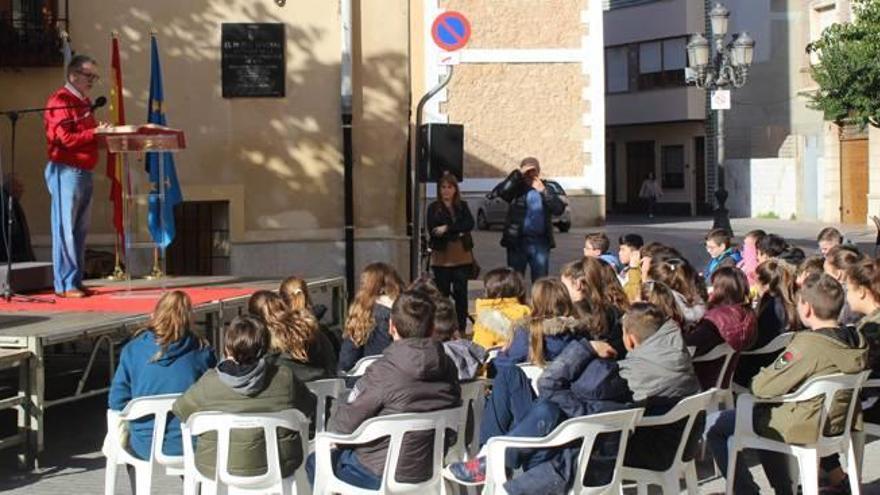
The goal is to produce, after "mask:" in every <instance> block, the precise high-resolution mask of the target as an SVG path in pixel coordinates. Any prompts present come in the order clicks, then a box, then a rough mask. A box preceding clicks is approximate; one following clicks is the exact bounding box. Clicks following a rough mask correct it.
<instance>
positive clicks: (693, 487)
mask: <svg viewBox="0 0 880 495" xmlns="http://www.w3.org/2000/svg"><path fill="white" fill-rule="evenodd" d="M684 479H685V483H686V485H687V492H688V495H699V493H700V480H699V478H697V463H696V462H694V461H691V462H689V463H688V465H687V467H685V468H684Z"/></svg>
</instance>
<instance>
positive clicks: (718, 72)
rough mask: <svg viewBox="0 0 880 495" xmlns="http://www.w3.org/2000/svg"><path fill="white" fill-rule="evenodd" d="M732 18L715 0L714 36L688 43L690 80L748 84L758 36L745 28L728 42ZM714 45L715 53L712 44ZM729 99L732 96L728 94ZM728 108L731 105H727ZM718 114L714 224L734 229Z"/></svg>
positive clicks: (705, 84) (708, 84) (716, 87)
mask: <svg viewBox="0 0 880 495" xmlns="http://www.w3.org/2000/svg"><path fill="white" fill-rule="evenodd" d="M729 19H730V10H728V9H727V7H725V6H724V5H722V4H720V3H716V4H715V7H713V8H712V10H710V11H709V21H710V24H711V26H712V33H711V36H710V38H711V40H712V42H713V43H711V44H710V42H709V40H707V39H706V37H705V36H703V35H702V34H699V33H697V34H694V35H692V36H691V39H690V41H689V42H688V45H687V52H688V68H689V69H690V70H689V76H688V78H687V79H688V82H689V83H693V84H694V85H696V86H697V87H698V88H702V89H708V90H710V91H712V92H713V94H714V93H715V92H716V91H725V92H726V91H729V88H731V87H733V88H741V87H743V86H744V85H745V84H746V80H748V77H749V67H750V66H751V65H752V60H753V59H754V54H755V40H754V39H752V37H751V36H749V34H748V33H746V32H742V33H739V34H737V35H735V37H734V40H733V41H732V42H730V43H725V42H724V41H725V38H726V36H727V23H728V20H729ZM712 45H714V47H715V50H714V56H711V57H710V55H712V54H711V53H710V51H711V50H710V48H711V47H712ZM728 101H729V97H728ZM728 108H729V107H728ZM714 110H715V111H716V112H717V115H718V132H717V133H716V135H717V136H716V137H717V145H716V153H715V155H716V159H717V167H718V188H717V189H716V190H715V200H716V201H717V203H718V206H717V208H716V210H715V221H714V223H713V227H712V228H716V229H725V230H727V231H728V232H733V229H731V227H730V213H729V212H728V211H727V206H726V203H727V189H725V187H724V182H725V181H724V179H725V169H724V110H725V108H720V107H716V108H715V109H714Z"/></svg>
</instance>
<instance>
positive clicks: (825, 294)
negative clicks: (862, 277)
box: [707, 274, 868, 494]
mask: <svg viewBox="0 0 880 495" xmlns="http://www.w3.org/2000/svg"><path fill="white" fill-rule="evenodd" d="M843 301H844V293H843V287H841V285H840V284H839V283H838V282H837V281H836V280H834V279H833V278H831V277H830V276H828V275H825V274H822V275H812V276H811V277H809V278H808V279H807V280H806V281H805V282H804V286H803V287H802V288H801V290H800V292H799V295H798V304H797V312H798V316H799V318H800V320H801V322H802V323H803V324H804V326H805V327H806V328H807V329H808V330H804V331H800V332H798V333H797V334H795V336H794V339H792V341H791V343H789V345H788V346H787V347H786V348H785V350H784V351H783V352H782V354H780V355H779V357H778V358H777V359H776V361H775V362H774V363H773V365H772V366H768V367H766V368H764V369H762V370H761V372H760V373H758V374H757V375H756V376H755V378H754V379H753V380H752V394H754V395H755V397H758V398H762V399H772V398H774V397H779V396H781V395H785V394H788V393H791V392H794V391H796V390H797V389H798V388H799V387H800V386H801V385H802V384H803V383H804V382H805V381H807V380H808V379H810V378H813V377H816V376H825V375H831V374H835V373H858V372H860V371H862V370H864V369H865V367H866V365H867V358H868V347H867V344H866V343H865V339H864V337H863V336H862V335H861V334H860V333H859V332H858V331H857V330H855V329H854V328H852V327H845V326H840V325H839V324H838V323H837V315H838V314H839V313H840V309H841V308H842V307H843ZM822 400H823V399H822V398H821V397H817V398H815V399H811V400H809V401H804V402H800V403H797V404H784V405H776V406H774V405H760V406H758V407H757V408H756V409H755V412H754V422H755V432H757V433H758V434H759V435H763V436H767V437H769V438H774V439H777V440H782V441H784V442H786V443H793V444H805V443H810V442H814V441H815V440H816V438H817V436H818V435H819V416H820V415H819V410H820V408H821V407H822ZM845 414H846V409H845V408H839V409H836V410H832V411H831V417H830V418H829V421H828V422H827V423H826V430H827V433H828V434H834V433H840V431H839V429H840V426H841V422H842V417H843V416H844V415H845ZM735 425H736V411H735V410H727V411H722V412H721V413H720V415H719V416H718V418H717V420H716V421H715V423H714V425H713V426H712V427H711V428H710V429H709V432H708V434H707V441H708V445H709V448H710V449H711V450H712V454H713V455H714V457H715V461H716V462H717V463H718V466H719V469H720V470H721V472H722V473H726V471H727V460H728V457H727V456H728V452H727V440H728V439H729V438H730V437H731V436H732V435H734V434H735V432H734V427H735ZM834 428H837V431H835V430H834ZM759 456H760V458H761V463H762V464H763V465H764V471H765V472H766V473H767V478H769V480H770V484H771V485H772V486H773V489H774V490H775V491H776V493H791V477H790V475H789V472H788V461H787V460H786V457H785V455H781V454H776V453H772V452H769V451H759ZM829 463H833V458H825V459H822V465H823V467H828V468H833V467H834V466H828V464H829ZM734 483H735V487H734V491H735V493H737V494H741V493H743V494H750V493H759V489H758V486H757V485H756V484H755V482H754V480H753V479H752V475H751V473H750V472H749V470H748V468H747V466H746V463H744V462H737V466H736V478H735V481H734Z"/></svg>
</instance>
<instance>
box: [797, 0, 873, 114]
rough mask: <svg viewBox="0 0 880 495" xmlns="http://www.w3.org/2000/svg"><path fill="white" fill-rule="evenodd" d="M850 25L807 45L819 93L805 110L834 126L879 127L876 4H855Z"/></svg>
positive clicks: (837, 26) (837, 27) (870, 0)
mask: <svg viewBox="0 0 880 495" xmlns="http://www.w3.org/2000/svg"><path fill="white" fill-rule="evenodd" d="M853 13H854V20H853V22H851V23H845V24H833V25H832V26H830V27H829V28H827V29H826V30H825V31H824V32H823V33H822V36H821V37H820V38H819V39H818V40H816V41H815V42H813V43H810V44H809V45H807V52H808V53H810V54H816V56H817V57H818V59H819V63H818V64H815V65H814V66H813V67H812V71H811V72H812V76H813V80H815V81H816V83H818V85H819V90H818V91H816V92H815V93H814V94H811V95H810V99H811V102H810V108H813V109H815V110H819V111H822V112H823V113H824V114H825V118H826V119H829V120H833V121H835V122H838V123H841V122H851V123H854V124H857V125H859V126H861V127H862V128H864V127H865V126H867V125H869V124H870V125H873V126H875V127H880V0H854V2H853Z"/></svg>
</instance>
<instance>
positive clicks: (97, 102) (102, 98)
mask: <svg viewBox="0 0 880 495" xmlns="http://www.w3.org/2000/svg"><path fill="white" fill-rule="evenodd" d="M106 104H107V97H106V96H99V97H98V98H97V99H96V100H95V102H94V103H92V111H93V112H94V111H95V109H98V108H101V107H103V106H104V105H106Z"/></svg>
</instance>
